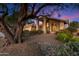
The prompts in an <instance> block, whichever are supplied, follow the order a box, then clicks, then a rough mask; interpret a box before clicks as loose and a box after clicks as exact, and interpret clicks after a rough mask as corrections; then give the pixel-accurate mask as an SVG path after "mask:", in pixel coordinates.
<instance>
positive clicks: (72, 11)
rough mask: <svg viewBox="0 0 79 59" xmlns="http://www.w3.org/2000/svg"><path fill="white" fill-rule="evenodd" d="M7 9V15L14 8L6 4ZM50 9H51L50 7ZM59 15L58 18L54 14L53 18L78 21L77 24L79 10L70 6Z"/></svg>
mask: <svg viewBox="0 0 79 59" xmlns="http://www.w3.org/2000/svg"><path fill="white" fill-rule="evenodd" d="M8 8H9V11H8V12H9V13H10V14H11V13H12V11H13V9H14V6H13V4H8ZM51 8H52V7H51ZM59 13H60V14H61V16H60V17H58V16H57V15H56V14H55V15H54V17H55V18H59V19H69V20H70V21H78V22H79V8H76V6H75V8H73V6H72V5H70V7H69V8H66V9H64V10H62V11H61V10H60V11H59Z"/></svg>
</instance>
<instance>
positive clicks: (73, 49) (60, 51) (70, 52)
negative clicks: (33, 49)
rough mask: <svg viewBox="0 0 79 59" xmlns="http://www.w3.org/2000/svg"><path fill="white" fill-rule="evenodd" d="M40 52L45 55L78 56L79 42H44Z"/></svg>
mask: <svg viewBox="0 0 79 59" xmlns="http://www.w3.org/2000/svg"><path fill="white" fill-rule="evenodd" d="M40 52H41V53H42V55H43V56H78V55H79V43H74V42H71V41H69V42H67V43H65V44H64V45H62V46H53V45H51V44H48V43H46V44H42V45H41V46H40Z"/></svg>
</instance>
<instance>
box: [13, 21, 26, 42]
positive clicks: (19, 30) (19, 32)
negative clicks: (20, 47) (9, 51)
mask: <svg viewBox="0 0 79 59" xmlns="http://www.w3.org/2000/svg"><path fill="white" fill-rule="evenodd" d="M24 25H25V24H24V22H21V23H20V24H17V28H16V31H15V35H14V41H15V42H16V43H21V42H22V32H23V27H24Z"/></svg>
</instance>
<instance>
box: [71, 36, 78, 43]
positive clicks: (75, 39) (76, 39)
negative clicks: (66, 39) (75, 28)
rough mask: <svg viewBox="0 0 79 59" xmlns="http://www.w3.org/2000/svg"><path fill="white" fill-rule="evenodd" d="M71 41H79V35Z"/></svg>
mask: <svg viewBox="0 0 79 59" xmlns="http://www.w3.org/2000/svg"><path fill="white" fill-rule="evenodd" d="M71 41H73V42H79V37H75V38H72V40H71Z"/></svg>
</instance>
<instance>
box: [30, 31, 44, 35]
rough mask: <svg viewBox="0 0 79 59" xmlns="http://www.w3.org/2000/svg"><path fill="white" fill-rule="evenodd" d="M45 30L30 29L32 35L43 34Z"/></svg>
mask: <svg viewBox="0 0 79 59" xmlns="http://www.w3.org/2000/svg"><path fill="white" fill-rule="evenodd" d="M42 33H43V31H42V30H38V31H30V35H36V34H42Z"/></svg>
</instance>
